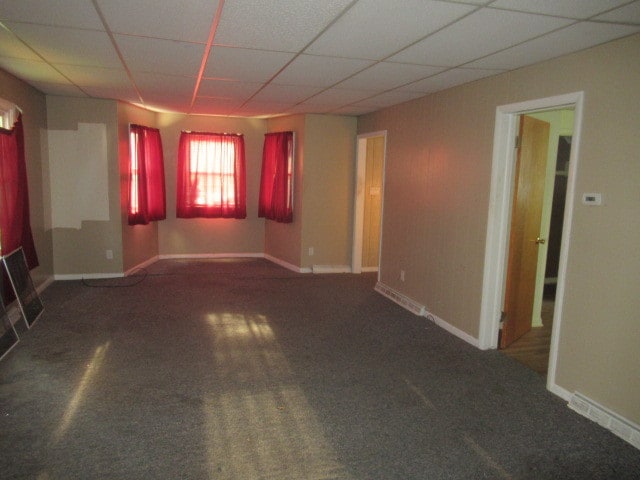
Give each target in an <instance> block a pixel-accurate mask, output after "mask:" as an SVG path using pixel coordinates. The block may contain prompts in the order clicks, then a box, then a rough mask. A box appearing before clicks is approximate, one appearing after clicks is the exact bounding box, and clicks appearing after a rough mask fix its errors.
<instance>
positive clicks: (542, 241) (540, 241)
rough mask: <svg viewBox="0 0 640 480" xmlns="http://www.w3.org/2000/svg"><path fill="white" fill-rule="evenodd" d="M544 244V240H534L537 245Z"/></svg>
mask: <svg viewBox="0 0 640 480" xmlns="http://www.w3.org/2000/svg"><path fill="white" fill-rule="evenodd" d="M545 242H546V240H545V239H544V238H540V237H538V238H536V243H537V244H538V245H540V244H543V243H545Z"/></svg>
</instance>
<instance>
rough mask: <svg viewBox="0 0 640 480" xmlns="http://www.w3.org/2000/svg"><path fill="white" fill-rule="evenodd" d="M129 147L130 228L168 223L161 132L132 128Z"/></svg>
mask: <svg viewBox="0 0 640 480" xmlns="http://www.w3.org/2000/svg"><path fill="white" fill-rule="evenodd" d="M129 146H130V153H131V154H130V163H129V209H128V210H129V211H128V220H129V225H146V224H148V223H149V222H152V221H156V220H164V219H165V218H166V217H167V215H166V200H165V185H164V164H163V154H162V139H161V138H160V131H159V130H158V129H156V128H149V127H143V126H141V125H131V127H130V130H129Z"/></svg>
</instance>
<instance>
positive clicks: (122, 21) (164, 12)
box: [99, 0, 218, 43]
mask: <svg viewBox="0 0 640 480" xmlns="http://www.w3.org/2000/svg"><path fill="white" fill-rule="evenodd" d="M99 5H100V9H101V10H102V12H103V14H104V16H105V18H106V21H107V24H108V25H109V28H110V30H111V31H112V32H114V33H125V34H130V35H139V36H144V37H154V38H164V39H169V40H181V41H185V42H200V43H206V42H207V39H208V37H209V31H210V29H211V24H212V22H213V18H214V16H215V13H216V10H217V8H218V2H217V1H215V0H214V1H211V0H189V1H187V2H159V1H158V0H136V1H135V2H132V1H131V0H99Z"/></svg>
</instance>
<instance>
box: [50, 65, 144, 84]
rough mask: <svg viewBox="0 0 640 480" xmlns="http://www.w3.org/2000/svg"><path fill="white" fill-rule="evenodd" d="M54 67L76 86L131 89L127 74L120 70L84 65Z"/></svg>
mask: <svg viewBox="0 0 640 480" xmlns="http://www.w3.org/2000/svg"><path fill="white" fill-rule="evenodd" d="M55 67H56V68H57V69H58V70H59V71H60V72H61V73H62V74H64V75H65V76H66V77H67V78H68V79H69V80H71V81H72V82H73V83H75V84H76V85H78V86H80V87H83V86H95V87H97V86H102V87H106V86H109V85H111V86H114V87H115V86H117V87H123V86H126V87H129V88H131V81H130V80H129V77H128V76H127V72H126V71H125V70H124V69H122V68H119V69H118V68H102V67H89V66H84V65H55Z"/></svg>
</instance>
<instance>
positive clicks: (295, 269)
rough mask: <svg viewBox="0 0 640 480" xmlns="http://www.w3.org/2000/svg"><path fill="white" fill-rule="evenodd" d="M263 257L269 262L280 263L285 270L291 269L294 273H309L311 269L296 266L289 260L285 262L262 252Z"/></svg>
mask: <svg viewBox="0 0 640 480" xmlns="http://www.w3.org/2000/svg"><path fill="white" fill-rule="evenodd" d="M263 257H264V258H265V259H267V260H269V261H270V262H273V263H275V264H276V265H280V266H281V267H284V268H286V269H287V270H291V271H292V272H296V273H311V269H310V268H302V267H298V266H296V265H294V264H292V263H289V262H285V261H284V260H281V259H279V258H276V257H274V256H272V255H269V254H267V253H265V254H263Z"/></svg>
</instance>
